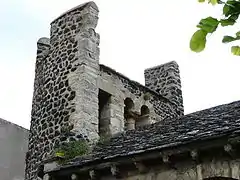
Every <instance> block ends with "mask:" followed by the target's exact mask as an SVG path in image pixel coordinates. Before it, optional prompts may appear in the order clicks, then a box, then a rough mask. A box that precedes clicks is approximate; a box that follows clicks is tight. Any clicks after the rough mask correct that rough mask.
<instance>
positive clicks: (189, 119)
mask: <svg viewBox="0 0 240 180" xmlns="http://www.w3.org/2000/svg"><path fill="white" fill-rule="evenodd" d="M235 131H236V133H238V132H240V101H236V102H232V103H230V104H224V105H220V106H216V107H213V108H210V109H206V110H202V111H198V112H195V113H192V114H188V115H185V116H182V117H180V118H175V119H165V120H163V121H161V122H158V123H155V124H151V125H147V126H143V127H140V128H138V129H136V130H132V131H127V132H126V133H125V134H121V135H120V136H118V137H115V138H112V139H111V140H110V142H109V144H108V145H105V146H102V147H101V148H99V149H97V151H96V152H95V153H96V156H97V157H105V158H106V157H110V156H111V157H113V156H125V155H129V154H134V153H137V152H139V151H146V150H149V149H155V148H157V149H162V148H166V147H169V146H177V145H180V144H183V143H189V142H193V141H196V140H204V139H208V138H213V137H216V136H220V135H224V134H226V133H231V132H235Z"/></svg>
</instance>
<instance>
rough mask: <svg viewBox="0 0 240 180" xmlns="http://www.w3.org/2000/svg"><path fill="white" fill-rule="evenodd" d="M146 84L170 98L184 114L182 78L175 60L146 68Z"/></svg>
mask: <svg viewBox="0 0 240 180" xmlns="http://www.w3.org/2000/svg"><path fill="white" fill-rule="evenodd" d="M144 75H145V85H146V86H147V87H148V88H150V89H152V90H153V91H156V92H157V93H159V94H161V95H162V96H163V97H165V98H167V99H169V100H170V101H171V102H172V103H174V104H175V105H176V107H177V109H178V110H177V113H178V114H179V115H183V114H184V110H183V98H182V90H181V79H180V73H179V67H178V64H177V63H176V62H175V61H171V62H169V63H166V64H163V65H160V66H155V67H152V68H149V69H146V70H145V72H144Z"/></svg>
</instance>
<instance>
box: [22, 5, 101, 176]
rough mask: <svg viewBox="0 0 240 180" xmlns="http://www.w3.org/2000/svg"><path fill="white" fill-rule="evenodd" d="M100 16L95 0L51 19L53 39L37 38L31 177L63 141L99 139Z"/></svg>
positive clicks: (29, 157)
mask: <svg viewBox="0 0 240 180" xmlns="http://www.w3.org/2000/svg"><path fill="white" fill-rule="evenodd" d="M97 16H98V8H97V6H96V4H95V3H93V2H89V3H86V4H83V5H80V6H78V7H76V8H74V9H72V10H70V11H68V12H66V13H64V14H63V15H62V16H60V17H59V18H57V19H56V20H55V21H53V22H52V24H51V37H50V40H49V39H47V38H41V39H40V40H39V41H38V50H37V60H36V70H35V82H34V94H33V105H32V119H31V128H30V137H29V148H28V149H29V150H28V153H27V157H26V175H25V179H26V180H33V179H34V180H35V179H36V177H37V167H38V166H39V163H40V162H41V160H42V159H44V158H46V157H47V156H48V155H49V154H50V153H51V152H52V151H53V150H54V148H55V147H57V146H58V145H59V144H61V143H64V142H67V141H74V140H78V139H85V140H86V141H92V140H94V139H97V138H98V96H97V93H98V88H96V84H97V74H98V71H99V70H98V69H99V67H98V60H99V57H98V56H99V49H98V45H99V35H98V34H97V33H96V32H95V30H94V29H95V27H96V25H97V20H98V17H97ZM49 41H50V42H49ZM69 130H70V131H69Z"/></svg>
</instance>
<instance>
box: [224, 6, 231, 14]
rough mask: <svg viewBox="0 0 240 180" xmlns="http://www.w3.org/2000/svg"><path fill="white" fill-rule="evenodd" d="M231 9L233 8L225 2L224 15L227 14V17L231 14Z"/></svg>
mask: <svg viewBox="0 0 240 180" xmlns="http://www.w3.org/2000/svg"><path fill="white" fill-rule="evenodd" d="M230 9H231V8H230V7H229V6H228V5H227V4H225V5H224V6H223V15H225V16H226V17H227V16H228V14H229V11H230Z"/></svg>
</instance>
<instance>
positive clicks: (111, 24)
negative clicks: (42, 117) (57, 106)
mask: <svg viewBox="0 0 240 180" xmlns="http://www.w3.org/2000/svg"><path fill="white" fill-rule="evenodd" d="M83 2H86V1H85V0H68V1H66V0H34V1H33V0H1V1H0V22H1V26H0V32H1V33H0V40H1V41H0V55H1V58H0V84H1V86H0V117H1V118H4V119H6V120H8V121H11V122H14V123H16V124H19V125H21V126H24V127H26V128H29V125H30V119H31V118H30V114H31V103H32V93H33V81H34V68H35V58H36V42H37V40H38V39H39V38H40V37H43V36H46V37H49V30H50V22H51V21H52V20H53V19H55V18H56V17H58V16H59V15H60V14H61V13H63V12H64V11H66V10H68V9H70V8H72V7H74V6H76V5H79V4H81V3H83ZM95 2H96V3H97V5H98V7H99V9H100V14H99V17H100V19H99V24H98V28H97V32H98V33H100V36H101V43H100V50H101V56H100V62H101V63H102V64H105V65H108V66H111V67H112V68H114V69H116V70H117V71H119V72H121V73H123V74H125V75H127V76H129V77H130V78H131V79H133V80H136V81H139V82H141V83H144V74H143V72H144V69H145V68H148V67H151V66H154V65H159V64H163V63H166V62H168V61H172V60H175V61H177V63H178V64H179V66H180V71H181V72H180V73H181V78H182V90H183V100H184V106H185V113H186V114H187V113H190V112H194V111H197V110H201V109H205V108H209V107H212V106H215V105H219V104H223V103H228V102H231V101H236V100H240V83H239V77H240V70H239V69H240V58H239V57H234V56H232V55H231V54H230V50H229V46H227V45H222V44H221V37H222V36H223V35H226V34H231V33H234V32H235V31H237V30H236V29H235V31H234V29H230V30H229V29H220V30H219V31H218V32H217V33H216V34H213V35H211V37H210V38H209V41H208V44H207V49H206V50H205V51H204V52H203V53H200V54H196V53H193V52H191V51H190V50H189V39H190V37H191V35H192V33H193V32H194V31H195V30H196V27H195V26H196V24H197V23H198V22H199V20H200V19H201V18H203V17H207V16H209V15H213V16H220V15H221V11H220V9H218V8H216V7H211V6H209V5H204V4H198V3H197V0H184V1H179V0H173V1H159V0H96V1H95Z"/></svg>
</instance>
